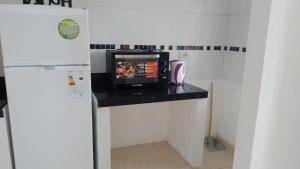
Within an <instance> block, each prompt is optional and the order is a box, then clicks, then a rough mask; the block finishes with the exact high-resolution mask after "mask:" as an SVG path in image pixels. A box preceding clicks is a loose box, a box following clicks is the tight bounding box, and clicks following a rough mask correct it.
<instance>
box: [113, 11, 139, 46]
mask: <svg viewBox="0 0 300 169" xmlns="http://www.w3.org/2000/svg"><path fill="white" fill-rule="evenodd" d="M141 20H142V11H138V10H129V9H118V8H111V9H109V11H108V21H107V27H108V30H107V34H108V36H109V39H110V41H112V42H116V43H130V44H134V43H137V44H140V43H141V42H142V39H141V30H142V29H143V25H141Z"/></svg>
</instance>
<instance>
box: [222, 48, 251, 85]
mask: <svg viewBox="0 0 300 169" xmlns="http://www.w3.org/2000/svg"><path fill="white" fill-rule="evenodd" d="M245 57H246V53H242V52H227V53H226V55H225V56H224V67H223V78H224V79H225V80H229V81H233V82H236V83H242V81H243V74H244V63H245Z"/></svg>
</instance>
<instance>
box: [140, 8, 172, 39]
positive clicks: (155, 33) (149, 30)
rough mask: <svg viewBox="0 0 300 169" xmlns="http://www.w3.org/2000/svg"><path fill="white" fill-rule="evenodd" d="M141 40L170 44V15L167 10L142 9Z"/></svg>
mask: <svg viewBox="0 0 300 169" xmlns="http://www.w3.org/2000/svg"><path fill="white" fill-rule="evenodd" d="M143 18H144V19H143V20H142V21H140V23H139V24H141V25H142V26H143V29H142V40H143V43H144V44H158V45H159V44H170V42H171V26H172V15H171V13H169V12H158V11H156V12H154V11H144V12H143Z"/></svg>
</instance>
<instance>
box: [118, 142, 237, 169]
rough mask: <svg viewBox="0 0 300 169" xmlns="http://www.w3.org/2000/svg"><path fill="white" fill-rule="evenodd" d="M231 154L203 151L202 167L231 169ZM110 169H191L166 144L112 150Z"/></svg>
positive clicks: (205, 168) (204, 168) (203, 168)
mask: <svg viewBox="0 0 300 169" xmlns="http://www.w3.org/2000/svg"><path fill="white" fill-rule="evenodd" d="M232 161H233V154H232V153H230V152H228V151H218V152H208V151H207V150H205V155H204V167H202V168H197V169H231V168H232ZM112 169H192V167H190V166H189V165H188V164H187V163H186V162H185V161H184V160H183V159H182V157H180V156H179V155H178V154H177V153H176V152H175V150H174V149H173V148H172V147H171V146H170V145H169V144H167V143H166V142H159V143H152V144H144V145H137V146H132V147H124V148H118V149H113V150H112Z"/></svg>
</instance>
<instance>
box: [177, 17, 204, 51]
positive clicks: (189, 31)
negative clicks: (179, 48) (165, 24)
mask: <svg viewBox="0 0 300 169" xmlns="http://www.w3.org/2000/svg"><path fill="white" fill-rule="evenodd" d="M201 19H202V16H201V15H200V14H184V13H175V14H174V20H173V24H172V38H173V43H176V44H178V45H197V44H198V45H199V44H200V43H201V31H203V30H202V29H201Z"/></svg>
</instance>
